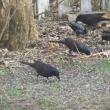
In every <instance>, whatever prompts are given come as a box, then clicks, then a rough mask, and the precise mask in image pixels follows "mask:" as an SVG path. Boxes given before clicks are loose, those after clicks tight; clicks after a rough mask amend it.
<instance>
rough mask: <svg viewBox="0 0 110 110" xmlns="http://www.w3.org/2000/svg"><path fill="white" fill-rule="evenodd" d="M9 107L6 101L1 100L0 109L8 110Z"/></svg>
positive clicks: (9, 104)
mask: <svg viewBox="0 0 110 110" xmlns="http://www.w3.org/2000/svg"><path fill="white" fill-rule="evenodd" d="M10 107H11V103H10V102H8V101H6V100H3V101H2V103H0V108H1V109H3V110H5V109H6V108H8V109H9V108H10Z"/></svg>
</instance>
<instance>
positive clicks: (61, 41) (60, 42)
mask: <svg viewBox="0 0 110 110" xmlns="http://www.w3.org/2000/svg"><path fill="white" fill-rule="evenodd" d="M49 42H53V43H62V44H64V41H63V40H61V41H49Z"/></svg>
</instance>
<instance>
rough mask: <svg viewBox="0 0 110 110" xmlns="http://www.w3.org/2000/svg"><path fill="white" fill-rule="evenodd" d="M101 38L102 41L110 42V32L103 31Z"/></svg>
mask: <svg viewBox="0 0 110 110" xmlns="http://www.w3.org/2000/svg"><path fill="white" fill-rule="evenodd" d="M101 37H102V40H106V41H110V31H103V32H102V35H101Z"/></svg>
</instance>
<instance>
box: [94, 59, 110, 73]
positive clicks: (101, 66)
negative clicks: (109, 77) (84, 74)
mask: <svg viewBox="0 0 110 110" xmlns="http://www.w3.org/2000/svg"><path fill="white" fill-rule="evenodd" d="M95 66H96V70H97V72H99V73H104V72H107V71H110V60H108V59H105V58H104V59H101V60H100V61H99V62H98V63H97V64H96V65H95Z"/></svg>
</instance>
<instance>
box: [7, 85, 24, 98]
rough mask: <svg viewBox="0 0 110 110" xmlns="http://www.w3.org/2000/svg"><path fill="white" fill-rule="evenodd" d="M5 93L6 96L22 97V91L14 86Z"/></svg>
mask: <svg viewBox="0 0 110 110" xmlns="http://www.w3.org/2000/svg"><path fill="white" fill-rule="evenodd" d="M6 92H7V95H8V96H22V91H21V90H19V89H18V88H17V87H16V86H12V87H10V88H9V89H8V90H7V91H6Z"/></svg>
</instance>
